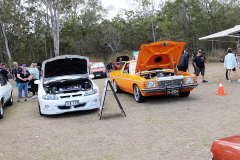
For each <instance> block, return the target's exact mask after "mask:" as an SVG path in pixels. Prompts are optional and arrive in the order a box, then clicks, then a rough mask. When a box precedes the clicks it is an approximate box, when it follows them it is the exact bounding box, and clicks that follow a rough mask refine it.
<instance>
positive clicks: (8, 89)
mask: <svg viewBox="0 0 240 160" xmlns="http://www.w3.org/2000/svg"><path fill="white" fill-rule="evenodd" d="M12 91H13V88H12V85H11V84H10V83H9V82H8V81H7V80H6V79H5V78H4V77H3V76H2V75H1V74H0V119H1V118H3V115H4V112H3V107H4V106H6V105H7V106H11V105H12V104H13V98H12Z"/></svg>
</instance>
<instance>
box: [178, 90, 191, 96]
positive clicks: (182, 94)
mask: <svg viewBox="0 0 240 160" xmlns="http://www.w3.org/2000/svg"><path fill="white" fill-rule="evenodd" d="M189 94H190V91H188V92H181V93H179V96H180V97H187V96H189Z"/></svg>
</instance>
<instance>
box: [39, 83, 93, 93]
mask: <svg viewBox="0 0 240 160" xmlns="http://www.w3.org/2000/svg"><path fill="white" fill-rule="evenodd" d="M43 87H44V90H45V92H46V93H47V94H62V93H75V92H78V91H86V90H90V89H91V88H92V83H91V81H90V80H86V81H76V80H75V81H64V82H51V83H47V84H44V86H43Z"/></svg>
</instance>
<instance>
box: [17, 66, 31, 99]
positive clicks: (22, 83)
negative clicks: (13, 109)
mask: <svg viewBox="0 0 240 160" xmlns="http://www.w3.org/2000/svg"><path fill="white" fill-rule="evenodd" d="M17 77H18V83H19V84H18V101H17V102H20V98H22V90H24V93H25V100H24V101H27V96H28V82H29V80H30V77H31V76H30V73H29V71H28V70H26V64H23V65H22V68H21V69H19V70H18V74H17Z"/></svg>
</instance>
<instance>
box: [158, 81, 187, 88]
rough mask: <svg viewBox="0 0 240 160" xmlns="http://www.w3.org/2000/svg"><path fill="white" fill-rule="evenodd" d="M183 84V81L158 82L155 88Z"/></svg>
mask: <svg viewBox="0 0 240 160" xmlns="http://www.w3.org/2000/svg"><path fill="white" fill-rule="evenodd" d="M181 84H184V79H173V80H165V81H158V82H157V86H158V88H160V87H164V86H165V85H167V86H176V85H181Z"/></svg>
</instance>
